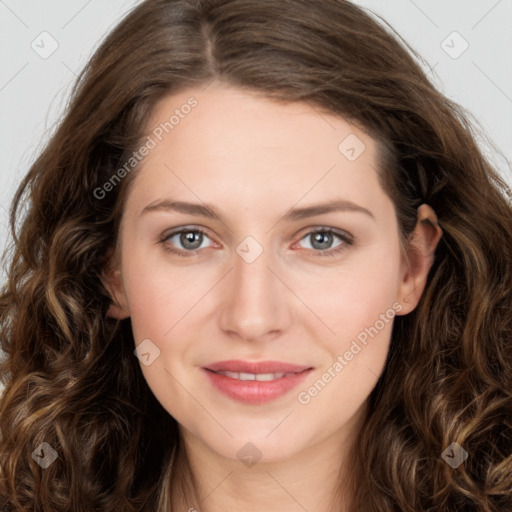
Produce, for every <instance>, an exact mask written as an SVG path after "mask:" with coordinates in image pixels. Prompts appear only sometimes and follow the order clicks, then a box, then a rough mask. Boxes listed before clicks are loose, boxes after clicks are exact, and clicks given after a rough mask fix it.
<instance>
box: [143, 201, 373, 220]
mask: <svg viewBox="0 0 512 512" xmlns="http://www.w3.org/2000/svg"><path fill="white" fill-rule="evenodd" d="M154 211H172V212H178V213H184V214H188V215H195V216H199V217H206V218H208V219H215V220H219V221H221V222H224V220H223V217H222V215H221V214H220V213H218V212H217V211H216V210H215V208H214V207H212V206H211V205H209V204H207V203H203V204H199V203H188V202H185V201H173V200H171V199H160V200H156V201H153V202H152V203H150V204H148V205H147V206H146V207H145V208H144V209H143V210H142V211H141V213H140V216H142V215H144V214H146V213H149V212H154ZM332 212H359V213H363V214H365V215H368V216H369V217H371V218H372V219H374V220H375V216H374V215H373V213H372V212H371V211H370V210H368V209H366V208H363V207H362V206H359V205H358V204H356V203H353V202H352V201H348V200H346V199H335V200H332V201H329V202H326V203H320V204H314V205H311V206H307V207H304V208H294V209H292V210H290V211H288V212H287V213H285V214H284V215H283V216H282V220H285V221H296V220H301V219H306V218H308V217H314V216H316V215H323V214H326V213H332Z"/></svg>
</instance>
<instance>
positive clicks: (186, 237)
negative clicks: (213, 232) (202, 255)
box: [181, 231, 201, 249]
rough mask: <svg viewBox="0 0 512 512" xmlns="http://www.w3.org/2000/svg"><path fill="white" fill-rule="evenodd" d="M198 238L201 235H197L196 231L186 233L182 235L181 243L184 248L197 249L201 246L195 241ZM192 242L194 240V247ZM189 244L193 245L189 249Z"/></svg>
mask: <svg viewBox="0 0 512 512" xmlns="http://www.w3.org/2000/svg"><path fill="white" fill-rule="evenodd" d="M200 237H201V233H198V232H196V231H188V232H186V233H182V235H181V243H182V244H183V246H184V247H187V248H188V249H197V248H198V247H199V246H200V245H201V242H200V241H199V243H197V241H198V240H199V239H200ZM194 240H195V245H194ZM189 243H191V244H192V245H193V247H190V245H188V244H189Z"/></svg>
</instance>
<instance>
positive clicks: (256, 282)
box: [219, 250, 293, 342]
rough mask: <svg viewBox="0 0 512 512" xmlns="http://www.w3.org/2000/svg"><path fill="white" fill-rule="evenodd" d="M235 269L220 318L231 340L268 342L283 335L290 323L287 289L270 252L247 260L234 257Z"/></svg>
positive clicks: (266, 251)
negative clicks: (232, 338)
mask: <svg viewBox="0 0 512 512" xmlns="http://www.w3.org/2000/svg"><path fill="white" fill-rule="evenodd" d="M233 261H234V263H233V267H234V268H233V269H232V270H231V272H230V273H229V276H227V279H228V284H227V285H226V286H227V287H226V292H225V295H224V300H223V301H222V304H221V311H220V316H219V322H220V327H221V328H222V329H223V330H224V332H226V333H228V334H229V335H230V336H231V337H236V338H238V339H240V340H246V341H252V342H254V341H268V340H271V339H274V338H275V337H278V336H279V335H280V334H281V333H282V332H284V331H285V330H286V328H287V326H288V325H289V322H290V317H291V313H290V309H289V307H290V304H289V298H290V296H292V295H293V294H292V293H291V292H290V291H289V290H288V288H287V287H286V285H285V284H284V283H283V281H282V279H283V278H282V277H281V276H279V272H278V271H277V270H276V269H275V268H274V267H276V265H275V259H274V258H272V257H271V254H270V251H269V250H263V252H262V253H261V254H260V255H259V257H258V258H257V259H256V260H254V261H252V262H248V261H250V260H246V259H244V258H243V257H241V256H240V255H239V254H238V253H235V254H234V256H233Z"/></svg>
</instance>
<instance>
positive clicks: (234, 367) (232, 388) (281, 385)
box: [202, 360, 313, 404]
mask: <svg viewBox="0 0 512 512" xmlns="http://www.w3.org/2000/svg"><path fill="white" fill-rule="evenodd" d="M202 370H203V371H204V372H205V374H206V375H207V377H208V379H209V381H210V382H211V383H212V384H213V385H214V388H215V389H216V390H217V391H220V392H221V393H222V394H224V395H225V396H228V397H229V398H231V399H234V400H236V401H239V402H242V403H246V404H263V403H267V402H270V401H272V400H275V399H277V398H279V397H281V396H283V395H285V394H287V393H288V392H289V391H290V390H291V389H293V388H294V387H296V386H297V385H298V384H299V383H300V382H302V381H303V380H304V379H305V377H306V376H307V375H308V374H309V373H310V372H311V371H312V370H313V368H312V367H310V366H303V365H302V366H301V365H295V364H291V363H284V362H280V361H261V362H250V361H240V360H232V361H220V362H218V363H213V364H210V365H208V366H207V367H204V368H202Z"/></svg>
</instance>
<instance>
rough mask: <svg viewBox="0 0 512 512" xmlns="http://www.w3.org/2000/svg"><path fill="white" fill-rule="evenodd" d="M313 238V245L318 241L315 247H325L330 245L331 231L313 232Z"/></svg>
mask: <svg viewBox="0 0 512 512" xmlns="http://www.w3.org/2000/svg"><path fill="white" fill-rule="evenodd" d="M313 238H314V243H313V246H314V245H315V243H316V242H319V243H320V247H316V248H317V249H326V248H328V247H329V245H330V242H331V239H332V235H331V233H315V234H314V237H313ZM322 241H323V243H322Z"/></svg>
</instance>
